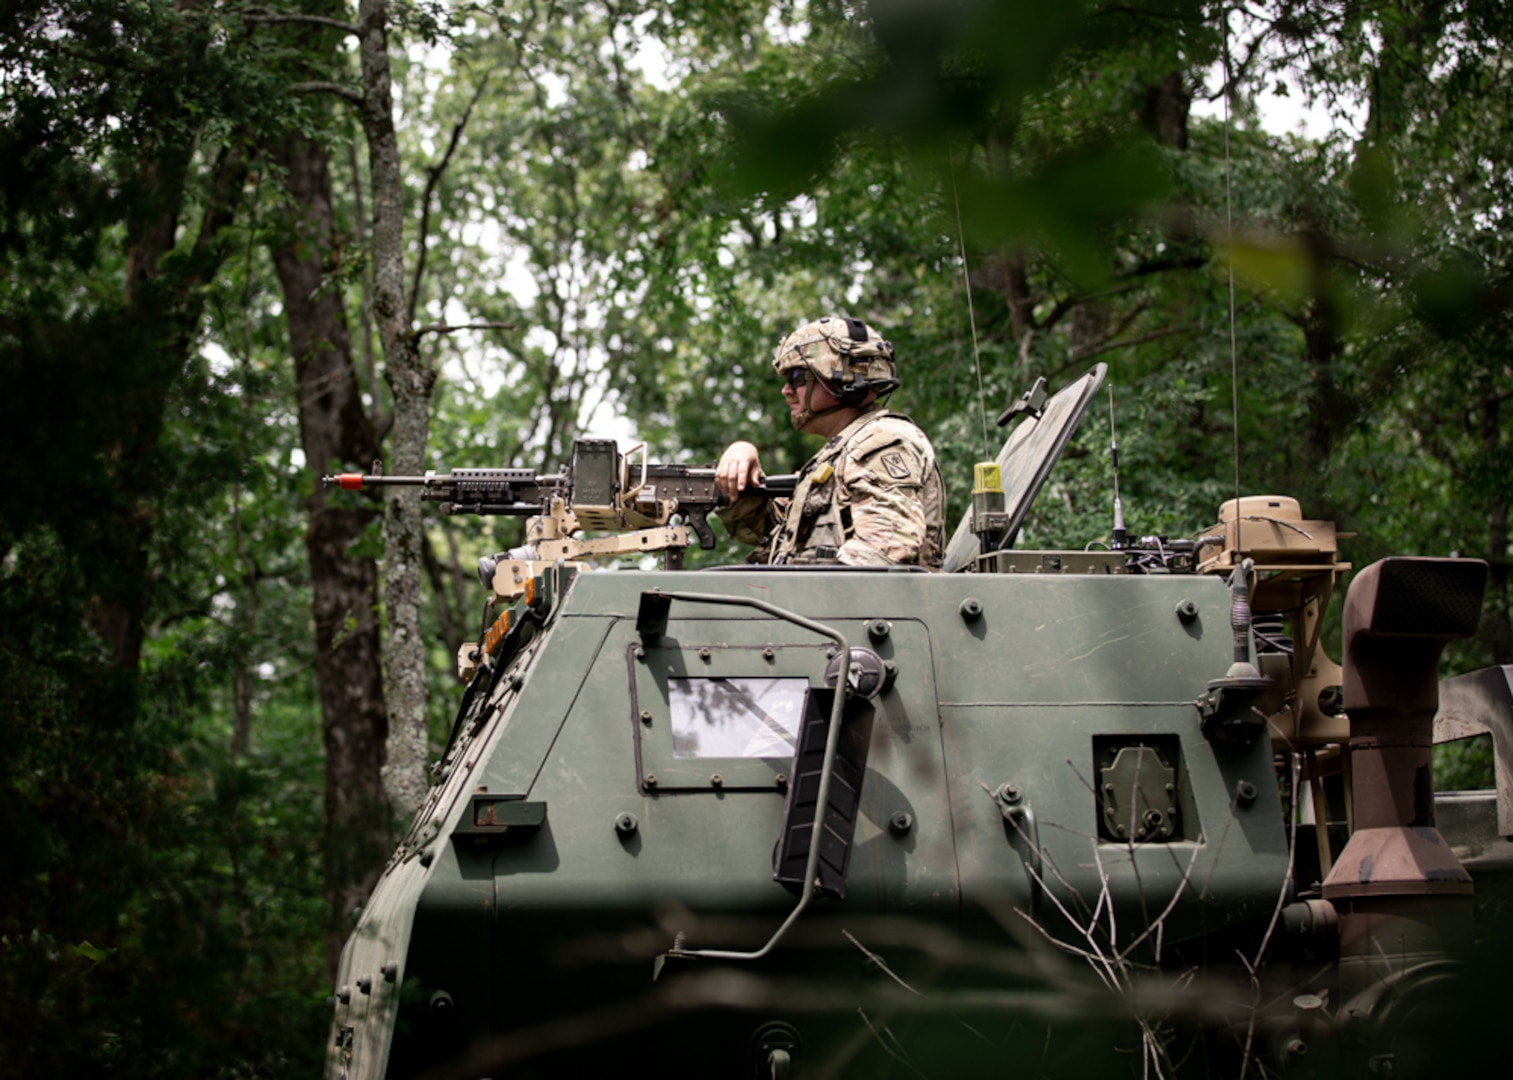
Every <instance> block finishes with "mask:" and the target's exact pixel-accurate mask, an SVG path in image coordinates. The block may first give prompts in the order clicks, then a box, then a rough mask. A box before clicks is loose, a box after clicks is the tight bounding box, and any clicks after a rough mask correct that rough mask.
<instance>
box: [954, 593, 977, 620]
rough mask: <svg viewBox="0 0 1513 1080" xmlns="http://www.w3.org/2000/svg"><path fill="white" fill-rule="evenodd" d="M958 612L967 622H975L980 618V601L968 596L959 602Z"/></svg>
mask: <svg viewBox="0 0 1513 1080" xmlns="http://www.w3.org/2000/svg"><path fill="white" fill-rule="evenodd" d="M958 610H959V611H960V612H961V617H962V618H963V619H965V620H966V621H967V622H976V621H977V620H978V619H980V618H982V601H981V600H978V599H977V598H976V597H974V596H969V597H967V598H966V599H965V600H963V601H962V602H961V607H960V608H959V609H958Z"/></svg>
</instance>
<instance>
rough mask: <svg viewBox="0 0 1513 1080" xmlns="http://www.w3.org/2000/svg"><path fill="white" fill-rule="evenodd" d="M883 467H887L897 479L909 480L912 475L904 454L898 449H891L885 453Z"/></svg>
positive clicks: (889, 472) (890, 473) (890, 474)
mask: <svg viewBox="0 0 1513 1080" xmlns="http://www.w3.org/2000/svg"><path fill="white" fill-rule="evenodd" d="M883 468H884V469H887V470H888V475H889V476H891V477H893V479H895V480H908V479H909V478H910V475H911V474H910V472H909V466H908V464H906V463H905V461H904V456H903V455H902V454H900V453H899V452H898V451H897V450H889V451H888V452H887V453H886V454H884V455H883Z"/></svg>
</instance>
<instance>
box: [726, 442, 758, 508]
mask: <svg viewBox="0 0 1513 1080" xmlns="http://www.w3.org/2000/svg"><path fill="white" fill-rule="evenodd" d="M761 480H762V466H761V463H760V462H758V461H757V448H756V447H755V446H753V445H752V444H751V443H749V442H733V443H731V444H730V445H729V446H727V447H726V448H725V452H724V453H723V454H721V455H720V463H719V464H718V465H716V466H715V483H716V484H718V485H719V488H720V493H721V494H723V495H724V496H725V498H727V499H729V500H730V501H731V502H735V501H736V500H737V499H739V498H740V497H741V493H742V492H743V491H745V490H746V488H747V487H748V486H749V485H751V484H757V483H760V482H761Z"/></svg>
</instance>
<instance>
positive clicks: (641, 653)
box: [633, 645, 646, 660]
mask: <svg viewBox="0 0 1513 1080" xmlns="http://www.w3.org/2000/svg"><path fill="white" fill-rule="evenodd" d="M633 655H634V656H635V658H636V659H637V660H645V659H646V650H645V649H643V648H641V646H639V645H637V646H636V649H635V652H634V654H633Z"/></svg>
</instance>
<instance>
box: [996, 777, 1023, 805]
mask: <svg viewBox="0 0 1513 1080" xmlns="http://www.w3.org/2000/svg"><path fill="white" fill-rule="evenodd" d="M998 797H999V798H1000V799H1002V800H1003V801H1004V802H1006V803H1017V802H1018V801H1019V799H1020V791H1019V785H1017V784H1015V783H1014V782H1013V781H1010V782H1009V783H1007V784H1005V785H1004V786H1003V787H1001V788H999V789H998Z"/></svg>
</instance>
